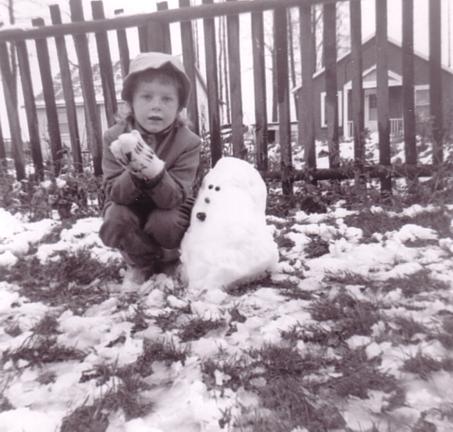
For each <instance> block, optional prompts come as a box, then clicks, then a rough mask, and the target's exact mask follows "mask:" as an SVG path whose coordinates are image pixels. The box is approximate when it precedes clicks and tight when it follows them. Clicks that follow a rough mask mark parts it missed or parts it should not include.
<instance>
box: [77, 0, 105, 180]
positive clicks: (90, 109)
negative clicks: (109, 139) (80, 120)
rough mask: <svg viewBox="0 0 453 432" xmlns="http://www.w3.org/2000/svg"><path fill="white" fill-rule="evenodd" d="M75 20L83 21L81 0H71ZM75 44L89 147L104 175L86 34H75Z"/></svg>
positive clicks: (96, 166)
mask: <svg viewBox="0 0 453 432" xmlns="http://www.w3.org/2000/svg"><path fill="white" fill-rule="evenodd" d="M69 5H70V9H71V19H72V21H73V22H77V21H83V20H84V17H83V9H82V2H81V0H69ZM73 37H74V45H75V49H76V53H77V58H78V60H79V76H80V83H81V85H82V93H83V99H84V102H85V105H84V106H85V125H86V130H87V140H88V147H89V149H90V150H91V154H92V157H93V167H94V175H95V176H100V175H102V131H101V123H100V120H99V112H98V107H97V102H96V93H95V91H94V85H93V75H92V73H93V71H92V68H91V60H90V51H89V49H88V41H87V36H86V34H79V35H74V36H73Z"/></svg>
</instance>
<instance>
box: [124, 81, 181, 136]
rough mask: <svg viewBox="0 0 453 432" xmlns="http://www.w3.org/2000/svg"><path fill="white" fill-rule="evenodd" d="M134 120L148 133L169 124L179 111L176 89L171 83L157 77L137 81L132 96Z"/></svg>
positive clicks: (160, 129)
mask: <svg viewBox="0 0 453 432" xmlns="http://www.w3.org/2000/svg"><path fill="white" fill-rule="evenodd" d="M132 110H133V113H134V117H135V120H136V121H137V122H138V123H139V124H140V126H141V127H143V128H144V129H145V130H147V131H148V132H150V133H158V132H160V131H162V130H163V129H165V128H166V127H167V126H170V125H171V124H172V123H173V122H174V121H175V119H176V116H177V114H178V111H179V100H178V90H177V88H176V86H175V85H174V84H173V83H170V82H168V83H166V82H162V81H161V80H159V79H156V78H155V79H152V80H146V81H145V80H140V81H139V82H137V84H136V87H135V91H134V94H133V97H132Z"/></svg>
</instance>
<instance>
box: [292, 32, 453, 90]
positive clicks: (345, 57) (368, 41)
mask: <svg viewBox="0 0 453 432" xmlns="http://www.w3.org/2000/svg"><path fill="white" fill-rule="evenodd" d="M375 39H376V34H374V33H372V34H370V35H369V36H368V37H366V38H365V39H364V40H363V42H362V49H363V48H364V47H365V46H367V45H371V44H373V43H375ZM387 41H388V42H389V43H390V44H392V45H394V46H396V47H397V48H399V49H402V44H401V43H400V42H399V41H397V40H395V39H393V38H389V37H387ZM350 56H351V51H350V50H349V51H347V52H346V53H344V54H343V55H342V56H340V57H338V59H337V64H338V63H342V62H344V61H346V60H348V59H349V57H350ZM414 56H417V57H419V58H421V59H423V60H425V61H427V62H429V57H428V56H427V55H425V54H423V53H421V52H420V51H417V50H414ZM442 69H443V70H444V71H445V72H448V73H450V74H452V75H453V69H451V68H449V67H448V66H446V65H442ZM324 72H325V68H321V69H319V70H318V71H316V72H315V73H314V74H313V78H318V77H319V76H321V75H323V74H324ZM301 87H302V85H299V86H297V87H295V88H293V89H292V91H293V92H296V91H297V90H299V89H300V88H301Z"/></svg>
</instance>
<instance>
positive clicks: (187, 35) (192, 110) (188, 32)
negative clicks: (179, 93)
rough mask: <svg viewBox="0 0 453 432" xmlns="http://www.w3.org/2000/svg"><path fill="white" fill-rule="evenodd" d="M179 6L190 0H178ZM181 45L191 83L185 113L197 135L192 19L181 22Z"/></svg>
mask: <svg viewBox="0 0 453 432" xmlns="http://www.w3.org/2000/svg"><path fill="white" fill-rule="evenodd" d="M179 7H180V8H184V7H190V0H179ZM181 46H182V57H183V62H184V69H185V71H186V73H187V76H188V77H189V79H190V82H191V83H192V88H191V91H190V98H189V103H188V106H187V115H188V117H189V119H190V120H191V122H192V124H193V126H192V128H193V131H194V132H195V133H196V134H197V135H198V134H199V133H200V125H199V119H198V104H197V82H198V78H197V73H196V70H195V68H196V66H195V64H196V62H195V51H194V41H193V34H192V21H182V22H181Z"/></svg>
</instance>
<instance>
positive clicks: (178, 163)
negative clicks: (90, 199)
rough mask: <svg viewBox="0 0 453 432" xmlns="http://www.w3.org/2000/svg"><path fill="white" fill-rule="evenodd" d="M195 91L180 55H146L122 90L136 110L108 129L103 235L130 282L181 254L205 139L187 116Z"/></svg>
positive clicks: (136, 61) (138, 280) (132, 66)
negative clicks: (118, 253) (118, 254)
mask: <svg viewBox="0 0 453 432" xmlns="http://www.w3.org/2000/svg"><path fill="white" fill-rule="evenodd" d="M189 91H190V81H189V78H188V77H187V75H186V73H185V71H184V68H183V66H182V64H181V63H180V61H179V60H178V59H177V58H176V57H174V56H171V55H169V54H164V53H160V52H148V53H142V54H139V55H138V56H137V57H136V58H135V59H133V60H132V61H131V64H130V69H129V74H128V75H127V76H126V77H125V78H124V82H123V90H122V93H121V97H122V98H123V100H124V101H125V102H126V103H127V104H128V106H129V108H130V114H129V116H128V117H127V118H126V119H123V120H121V121H119V122H118V123H117V124H115V125H114V126H112V127H111V128H110V129H108V130H107V131H106V132H105V134H104V149H103V159H102V168H103V173H104V188H105V194H106V201H105V206H104V210H103V217H104V220H103V224H102V226H101V229H100V237H101V239H102V241H103V242H104V244H106V245H107V246H110V247H113V248H117V249H119V250H120V251H121V253H122V255H123V257H124V259H125V262H126V263H127V265H128V270H127V273H126V276H125V281H124V283H123V286H125V285H128V284H129V285H136V284H141V283H143V282H144V281H145V280H146V278H147V277H149V276H150V275H151V274H152V272H153V270H154V268H155V265H156V264H157V263H160V262H165V261H171V260H176V259H178V248H179V245H180V242H181V239H182V237H183V235H184V233H185V231H186V230H187V228H188V226H189V220H190V212H191V209H192V205H193V201H194V199H193V195H192V186H193V183H194V180H195V176H196V172H197V168H198V165H199V160H200V143H201V140H200V138H199V137H198V136H197V135H196V134H194V133H193V132H191V131H190V129H189V128H188V127H187V126H186V125H185V122H184V121H183V118H182V116H181V111H182V109H183V108H185V107H186V105H187V101H188V97H189ZM128 288H130V287H128Z"/></svg>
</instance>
